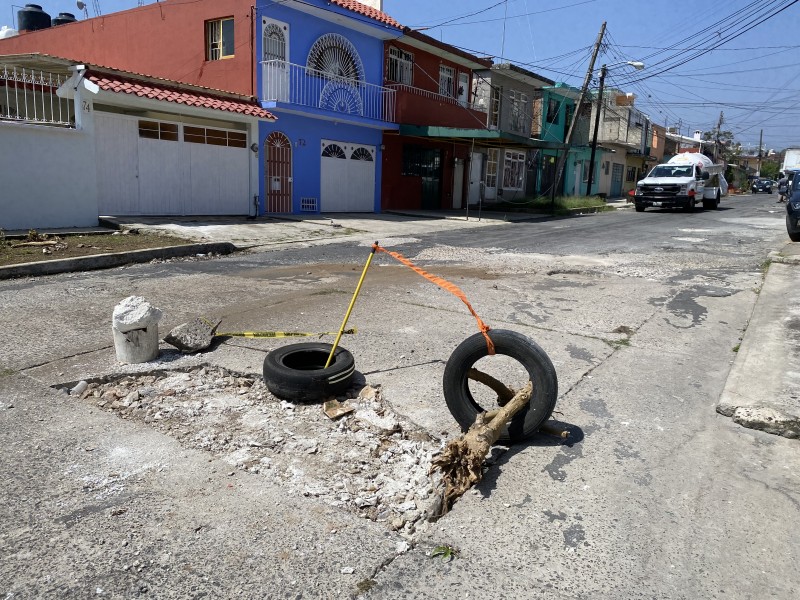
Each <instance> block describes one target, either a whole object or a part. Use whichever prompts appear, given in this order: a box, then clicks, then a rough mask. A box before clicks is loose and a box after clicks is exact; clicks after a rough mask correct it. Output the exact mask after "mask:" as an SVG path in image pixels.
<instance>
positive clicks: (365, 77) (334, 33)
mask: <svg viewBox="0 0 800 600" xmlns="http://www.w3.org/2000/svg"><path fill="white" fill-rule="evenodd" d="M255 14H256V18H257V23H258V31H259V35H258V39H257V40H256V52H257V56H258V68H257V81H258V90H259V99H260V101H261V105H262V106H263V107H264V108H267V109H268V110H269V111H270V112H272V113H274V114H275V115H276V116H277V117H278V121H277V122H275V123H270V122H264V123H263V124H262V127H261V128H260V139H261V141H262V142H261V144H262V159H263V172H264V178H263V181H262V187H261V198H262V202H263V204H262V209H263V211H264V212H267V213H318V212H377V211H380V208H381V205H380V198H381V196H380V187H381V176H382V148H381V146H382V143H383V134H384V131H386V130H397V128H398V126H397V125H396V123H395V122H394V118H395V91H394V90H392V89H390V88H386V87H384V86H383V85H382V84H383V68H384V66H383V57H384V42H385V41H386V40H389V39H395V38H398V37H400V36H401V35H402V29H401V26H400V24H399V23H397V22H396V21H395V20H394V19H392V18H391V17H389V16H388V15H386V14H385V13H382V12H380V11H379V10H377V9H375V8H372V7H369V6H366V5H361V4H359V3H355V2H346V1H344V0H341V1H339V0H332V1H327V0H303V1H302V2H301V1H295V0H288V1H286V0H282V1H279V2H277V1H266V0H259V1H258V2H257V3H256V9H255Z"/></svg>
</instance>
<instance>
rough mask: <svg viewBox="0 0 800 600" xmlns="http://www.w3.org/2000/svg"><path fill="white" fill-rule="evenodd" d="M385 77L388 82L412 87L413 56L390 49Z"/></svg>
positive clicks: (402, 51)
mask: <svg viewBox="0 0 800 600" xmlns="http://www.w3.org/2000/svg"><path fill="white" fill-rule="evenodd" d="M386 77H387V79H388V80H389V81H394V82H396V83H402V84H404V85H412V81H413V79H414V55H413V54H411V53H410V52H406V51H405V50H401V49H400V48H395V47H390V48H389V64H388V65H387V69H386Z"/></svg>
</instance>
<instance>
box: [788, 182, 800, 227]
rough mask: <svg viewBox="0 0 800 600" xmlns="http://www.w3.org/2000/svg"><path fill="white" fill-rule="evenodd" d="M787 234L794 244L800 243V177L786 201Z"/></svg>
mask: <svg viewBox="0 0 800 600" xmlns="http://www.w3.org/2000/svg"><path fill="white" fill-rule="evenodd" d="M786 233H788V234H789V239H790V240H792V241H793V242H800V177H795V178H794V181H792V185H791V186H790V187H789V199H788V200H787V201H786Z"/></svg>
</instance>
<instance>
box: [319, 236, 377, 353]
mask: <svg viewBox="0 0 800 600" xmlns="http://www.w3.org/2000/svg"><path fill="white" fill-rule="evenodd" d="M377 249H378V242H375V243H374V244H372V252H370V253H369V258H368V259H367V264H365V265H364V270H363V271H362V272H361V278H360V279H359V280H358V285H357V286H356V291H355V293H354V294H353V299H352V300H350V306H348V307H347V313H346V314H345V315H344V321H342V326H341V327H340V328H339V333H338V334H337V335H336V340H335V341H334V342H333V348H331V353H330V354H329V355H328V360H327V362H326V363H325V368H326V369H327V368H328V367H329V366H330V365H331V361H332V360H333V354H334V352H336V347H337V346H338V345H339V340H341V339H342V334H343V333H344V328H345V327H347V320H348V319H349V318H350V313H351V312H353V307H354V306H355V305H356V298H358V293H359V292H360V291H361V284H363V283H364V278H365V277H366V276H367V269H369V264H370V263H371V262H372V257H373V256H375V250H377Z"/></svg>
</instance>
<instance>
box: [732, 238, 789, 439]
mask: <svg viewBox="0 0 800 600" xmlns="http://www.w3.org/2000/svg"><path fill="white" fill-rule="evenodd" d="M770 259H772V264H770V266H769V270H768V271H767V275H766V277H765V278H764V285H763V286H762V287H761V292H760V293H759V295H758V299H757V300H756V304H755V306H754V307H753V314H752V316H751V317H750V322H749V324H748V326H747V331H746V332H745V334H744V338H743V339H742V343H741V345H740V347H739V351H738V353H737V354H736V359H735V360H734V363H733V366H732V367H731V371H730V374H729V375H728V380H727V382H726V384H725V389H724V390H723V392H722V395H721V396H720V400H719V404H718V405H717V412H718V413H720V414H722V415H725V416H728V417H732V418H733V420H734V421H735V422H737V423H739V424H740V425H742V426H744V427H749V428H751V429H760V430H762V431H766V432H767V433H773V434H777V435H782V436H784V437H788V438H798V437H800V297H798V295H797V288H798V274H800V270H799V269H798V266H800V244H792V243H789V244H787V245H786V246H784V247H783V248H782V249H781V250H780V251H778V252H772V253H771V254H770Z"/></svg>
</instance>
